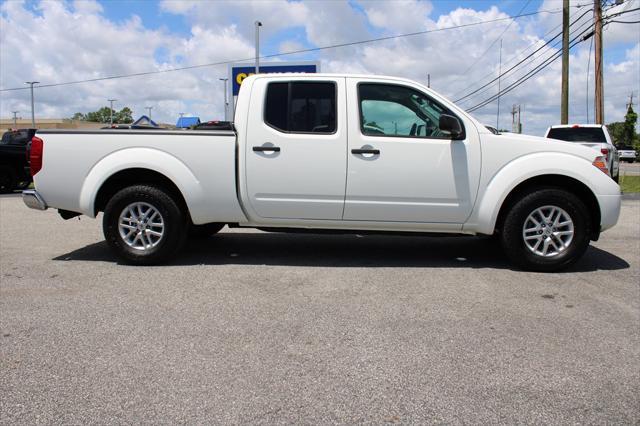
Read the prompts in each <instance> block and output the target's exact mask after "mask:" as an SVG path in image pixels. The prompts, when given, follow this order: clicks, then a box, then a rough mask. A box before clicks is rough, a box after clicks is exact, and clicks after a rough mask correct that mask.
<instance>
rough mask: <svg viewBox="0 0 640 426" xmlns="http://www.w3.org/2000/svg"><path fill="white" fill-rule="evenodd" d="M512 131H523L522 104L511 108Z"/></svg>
mask: <svg viewBox="0 0 640 426" xmlns="http://www.w3.org/2000/svg"><path fill="white" fill-rule="evenodd" d="M511 131H512V132H513V133H522V124H521V122H520V105H515V104H514V105H513V107H512V108H511Z"/></svg>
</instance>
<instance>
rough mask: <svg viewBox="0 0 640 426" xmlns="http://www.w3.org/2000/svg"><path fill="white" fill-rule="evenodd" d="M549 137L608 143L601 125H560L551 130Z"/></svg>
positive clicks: (568, 140) (572, 140)
mask: <svg viewBox="0 0 640 426" xmlns="http://www.w3.org/2000/svg"><path fill="white" fill-rule="evenodd" d="M547 137H548V138H551V139H559V140H561V141H567V142H593V143H607V139H606V138H605V137H604V132H603V131H602V129H601V128H600V127H558V128H555V129H551V130H549V134H548V135H547Z"/></svg>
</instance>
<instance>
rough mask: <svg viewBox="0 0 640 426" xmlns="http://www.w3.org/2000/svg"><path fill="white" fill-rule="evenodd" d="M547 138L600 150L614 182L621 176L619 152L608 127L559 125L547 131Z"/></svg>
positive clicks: (599, 125)
mask: <svg viewBox="0 0 640 426" xmlns="http://www.w3.org/2000/svg"><path fill="white" fill-rule="evenodd" d="M545 137H546V138H549V139H558V140H561V141H566V142H575V143H578V144H580V145H584V146H588V147H590V148H593V149H595V150H598V151H600V152H601V153H602V155H604V156H605V158H606V159H607V168H608V169H609V174H610V175H611V177H612V178H613V180H614V181H616V182H618V177H619V175H620V159H619V158H618V150H617V149H616V147H615V146H614V145H613V143H612V142H611V136H609V132H608V131H607V127H606V126H603V125H602V124H558V125H555V126H551V127H549V128H548V129H547V133H546V134H545Z"/></svg>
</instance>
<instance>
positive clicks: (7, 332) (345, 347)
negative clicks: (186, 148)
mask: <svg viewBox="0 0 640 426" xmlns="http://www.w3.org/2000/svg"><path fill="white" fill-rule="evenodd" d="M638 395H640V201H638V200H625V201H624V202H623V210H622V216H621V220H620V223H619V224H618V226H616V227H615V228H613V229H612V230H610V231H608V232H605V233H604V234H602V236H601V239H600V241H598V242H595V243H592V246H591V247H590V248H589V250H588V252H587V253H586V255H585V256H584V258H583V259H582V260H581V261H580V262H579V263H578V264H577V265H575V266H574V267H573V268H572V269H571V270H569V271H567V272H562V273H553V274H539V273H528V272H521V271H517V270H513V269H512V268H511V266H510V265H509V264H508V263H507V262H506V261H505V260H504V258H503V256H502V254H501V252H500V250H499V247H498V246H497V245H496V244H495V242H494V241H492V240H491V239H488V238H473V237H458V238H456V237H447V238H435V237H433V238H425V237H392V236H357V235H345V236H329V235H287V234H272V233H263V232H259V231H255V230H228V229H225V230H223V231H222V233H220V234H219V235H217V236H215V237H213V238H210V239H206V240H203V241H193V242H190V243H189V246H188V247H187V250H186V251H185V253H184V254H183V255H182V256H181V257H179V258H177V259H176V260H175V261H174V262H173V263H171V264H170V265H167V266H158V267H132V266H126V265H122V264H120V263H119V262H118V261H117V259H115V258H114V257H113V256H112V255H111V253H110V252H109V250H108V249H107V247H106V244H105V243H104V242H103V240H102V234H101V223H100V221H98V220H92V219H87V218H83V219H81V220H78V219H72V220H69V221H62V219H60V218H59V217H58V215H57V214H56V212H55V211H51V210H49V211H46V212H37V211H33V210H29V209H27V208H26V207H24V206H23V205H22V202H21V200H20V199H19V198H17V197H15V196H13V197H4V198H1V199H0V423H2V424H35V423H73V424H79V423H94V424H95V423H99V424H103V423H109V424H113V423H116V424H122V423H129V424H130V423H201V424H202V423H231V424H244V423H251V424H255V423H269V424H271V423H298V424H311V423H454V424H461V423H474V424H484V423H500V424H514V423H554V424H555V423H563V424H569V423H571V424H578V423H579V424H584V423H589V424H604V423H609V424H638V423H639V422H640V398H638Z"/></svg>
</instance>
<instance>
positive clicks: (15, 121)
mask: <svg viewBox="0 0 640 426" xmlns="http://www.w3.org/2000/svg"><path fill="white" fill-rule="evenodd" d="M11 112H12V113H13V127H15V128H18V113H19V112H20V111H11Z"/></svg>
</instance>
